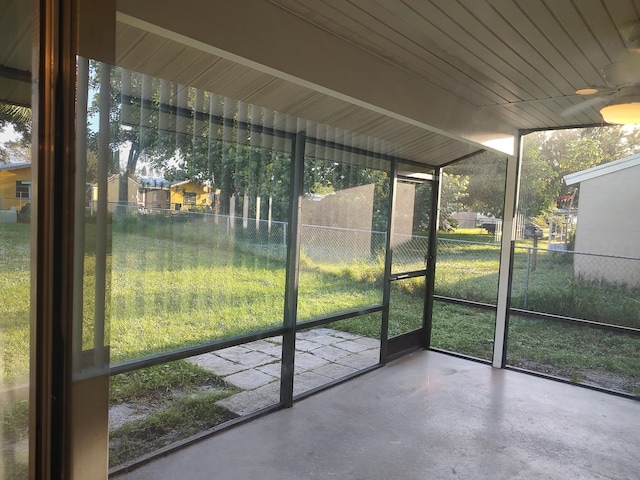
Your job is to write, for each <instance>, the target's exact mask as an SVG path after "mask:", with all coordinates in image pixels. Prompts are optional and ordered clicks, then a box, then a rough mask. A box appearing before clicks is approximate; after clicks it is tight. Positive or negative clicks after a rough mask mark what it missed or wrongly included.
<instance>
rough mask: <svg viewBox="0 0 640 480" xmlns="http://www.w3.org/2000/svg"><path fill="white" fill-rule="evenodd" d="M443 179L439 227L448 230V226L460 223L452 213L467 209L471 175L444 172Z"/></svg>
mask: <svg viewBox="0 0 640 480" xmlns="http://www.w3.org/2000/svg"><path fill="white" fill-rule="evenodd" d="M441 181H442V189H441V192H440V224H439V225H438V228H439V229H440V230H446V229H447V227H448V226H452V227H456V226H457V225H458V222H457V221H456V220H455V219H454V218H453V217H452V216H451V215H452V214H453V213H455V212H461V211H463V210H464V209H465V200H466V199H467V198H468V196H469V194H468V193H467V188H468V186H469V177H468V176H466V175H454V174H450V173H446V172H443V173H442V180H441Z"/></svg>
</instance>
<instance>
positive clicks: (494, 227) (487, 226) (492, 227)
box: [480, 222, 498, 233]
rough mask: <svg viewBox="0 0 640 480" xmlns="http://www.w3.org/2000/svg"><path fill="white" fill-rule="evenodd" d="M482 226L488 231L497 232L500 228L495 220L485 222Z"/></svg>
mask: <svg viewBox="0 0 640 480" xmlns="http://www.w3.org/2000/svg"><path fill="white" fill-rule="evenodd" d="M480 227H481V228H484V229H485V230H486V231H487V233H496V230H497V229H498V224H497V223H495V222H485V223H482V224H481V225H480Z"/></svg>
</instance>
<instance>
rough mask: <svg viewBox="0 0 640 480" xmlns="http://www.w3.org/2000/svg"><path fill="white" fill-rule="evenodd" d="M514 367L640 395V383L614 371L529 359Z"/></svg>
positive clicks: (582, 383)
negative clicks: (556, 364) (570, 369)
mask: <svg viewBox="0 0 640 480" xmlns="http://www.w3.org/2000/svg"><path fill="white" fill-rule="evenodd" d="M513 366H514V367H518V368H523V369H525V370H530V371H532V372H538V373H543V374H545V375H550V376H552V377H558V378H562V379H564V380H570V381H572V382H574V383H577V384H581V385H589V386H592V387H598V388H603V389H606V390H612V391H614V392H620V393H624V394H627V395H636V396H639V395H640V392H639V391H638V389H639V388H640V383H639V382H638V381H634V379H632V378H629V377H621V376H618V375H615V374H613V373H603V372H598V371H595V370H579V371H576V370H572V371H569V370H567V369H563V368H560V367H556V366H555V365H549V364H545V363H536V362H531V361H527V360H523V361H520V362H518V364H517V365H513Z"/></svg>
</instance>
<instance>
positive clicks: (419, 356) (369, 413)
mask: <svg viewBox="0 0 640 480" xmlns="http://www.w3.org/2000/svg"><path fill="white" fill-rule="evenodd" d="M262 388H273V387H271V386H265V387H262ZM255 392H256V391H255V390H254V391H252V392H245V393H247V394H251V395H256V393H255ZM639 425H640V402H637V401H634V400H630V399H625V398H619V397H615V396H612V395H609V394H605V393H600V392H595V391H591V390H588V389H585V388H580V387H577V386H573V385H567V384H563V383H559V382H554V381H550V380H546V379H542V378H537V377H534V376H530V375H525V374H522V373H519V372H514V371H508V370H497V369H493V368H491V367H489V366H487V365H483V364H478V363H474V362H471V361H467V360H462V359H458V358H454V357H450V356H446V355H443V354H438V353H434V352H424V351H422V352H416V353H414V354H412V355H410V356H408V357H404V358H402V359H400V360H397V361H395V362H393V363H391V364H389V365H388V366H386V367H384V368H380V369H378V370H375V371H373V372H369V373H367V374H365V375H362V376H360V377H357V378H355V379H353V380H351V381H349V382H346V383H343V384H341V385H338V386H335V387H333V388H331V389H329V390H326V391H323V392H320V393H318V394H316V395H313V396H311V397H309V398H306V399H304V400H303V401H300V402H298V403H296V404H295V405H294V407H293V408H291V409H286V410H281V411H278V412H275V413H273V414H270V415H267V416H264V417H260V418H258V419H256V420H254V421H252V422H248V423H246V424H243V425H240V426H237V427H235V428H233V429H230V430H228V431H223V432H221V433H219V434H217V435H215V436H213V437H211V438H209V439H207V440H203V441H201V442H198V443H196V444H194V445H191V446H189V447H187V448H185V449H183V450H180V451H178V452H174V453H171V454H169V455H167V456H166V457H163V458H161V459H158V460H155V461H153V462H151V463H150V464H147V465H145V466H143V467H141V468H139V469H137V470H134V471H133V472H130V473H128V474H124V475H122V476H119V477H118V478H123V479H126V480H145V479H149V480H151V479H153V480H163V479H176V478H181V479H193V480H200V479H207V480H208V479H214V478H215V479H234V480H245V479H246V480H255V479H260V480H298V479H299V480H308V479H322V480H327V479H340V480H352V479H353V480H355V479H362V480H364V479H366V480H378V479H380V480H388V479H399V480H414V479H415V480H425V479H458V480H463V479H471V480H476V479H478V480H483V479H491V480H500V479H505V480H506V479H509V480H511V479H527V480H528V479H550V480H568V479H620V480H622V479H627V480H631V479H638V478H640V473H639V472H640V455H639V454H638V452H639V451H640V428H639Z"/></svg>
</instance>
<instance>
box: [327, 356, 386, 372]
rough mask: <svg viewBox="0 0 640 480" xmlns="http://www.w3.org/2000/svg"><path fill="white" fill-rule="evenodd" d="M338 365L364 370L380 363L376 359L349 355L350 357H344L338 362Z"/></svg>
mask: <svg viewBox="0 0 640 480" xmlns="http://www.w3.org/2000/svg"><path fill="white" fill-rule="evenodd" d="M336 363H339V364H340V365H346V366H347V367H352V368H355V369H357V370H360V369H362V368H367V367H370V366H372V365H375V364H377V363H378V361H377V360H376V359H374V358H371V357H366V356H363V355H359V354H357V353H354V354H353V355H349V356H348V357H342V358H340V359H338V360H336Z"/></svg>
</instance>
